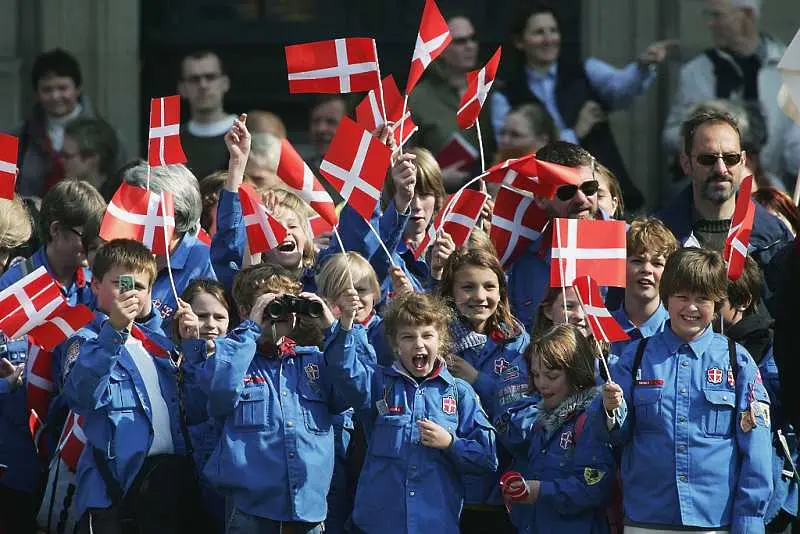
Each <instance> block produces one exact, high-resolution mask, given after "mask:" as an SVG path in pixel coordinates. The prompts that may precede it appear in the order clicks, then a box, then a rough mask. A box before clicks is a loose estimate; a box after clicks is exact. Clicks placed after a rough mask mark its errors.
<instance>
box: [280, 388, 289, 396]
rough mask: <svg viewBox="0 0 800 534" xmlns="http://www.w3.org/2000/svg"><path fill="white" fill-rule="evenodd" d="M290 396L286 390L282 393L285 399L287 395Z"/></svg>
mask: <svg viewBox="0 0 800 534" xmlns="http://www.w3.org/2000/svg"><path fill="white" fill-rule="evenodd" d="M288 394H289V393H288V392H287V391H286V390H285V389H284V390H283V391H281V395H283V396H284V397H285V396H286V395H288Z"/></svg>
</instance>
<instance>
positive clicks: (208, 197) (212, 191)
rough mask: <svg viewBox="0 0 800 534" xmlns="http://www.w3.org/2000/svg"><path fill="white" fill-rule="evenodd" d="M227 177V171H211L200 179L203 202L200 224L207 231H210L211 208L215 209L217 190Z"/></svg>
mask: <svg viewBox="0 0 800 534" xmlns="http://www.w3.org/2000/svg"><path fill="white" fill-rule="evenodd" d="M227 179H228V171H216V172H212V173H211V174H209V175H208V176H204V177H203V178H202V179H201V180H200V198H201V199H202V202H203V211H201V212H200V226H201V227H203V229H205V230H206V231H207V232H210V231H211V221H212V219H213V217H212V214H211V210H215V209H217V201H218V200H219V192H220V190H221V189H222V186H224V185H225V181H226V180H227Z"/></svg>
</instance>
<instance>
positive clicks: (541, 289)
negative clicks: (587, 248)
mask: <svg viewBox="0 0 800 534" xmlns="http://www.w3.org/2000/svg"><path fill="white" fill-rule="evenodd" d="M544 235H545V234H542V235H541V236H539V237H538V238H537V239H536V240H534V241H533V242H532V243H531V244H530V246H529V247H528V249H527V250H526V251H525V252H524V253H523V254H522V255H521V256H520V257H519V258H517V260H516V261H515V262H514V265H512V266H511V270H510V271H509V273H508V300H509V301H510V303H511V311H512V312H513V313H514V317H516V318H517V319H519V321H520V322H521V323H522V324H523V325H525V328H526V329H527V330H528V331H530V329H531V327H532V326H533V318H534V317H536V310H537V308H538V307H539V303H541V302H542V299H544V296H545V295H546V294H547V290H548V289H549V288H550V244H549V243H545V238H544V237H543V236H544Z"/></svg>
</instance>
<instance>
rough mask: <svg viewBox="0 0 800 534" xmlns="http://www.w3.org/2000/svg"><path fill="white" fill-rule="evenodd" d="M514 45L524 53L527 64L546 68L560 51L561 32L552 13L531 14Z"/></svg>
mask: <svg viewBox="0 0 800 534" xmlns="http://www.w3.org/2000/svg"><path fill="white" fill-rule="evenodd" d="M516 46H517V48H518V49H519V50H520V51H522V53H523V54H525V60H526V62H527V64H528V66H531V67H538V68H546V67H549V66H550V65H551V64H552V63H553V62H554V61H556V60H557V59H558V54H559V52H560V51H561V33H560V32H559V31H558V22H557V21H556V18H555V17H554V16H553V14H552V13H538V14H535V15H531V16H530V17H529V18H528V24H527V25H526V26H525V31H524V32H523V33H522V35H521V36H520V37H518V38H517V42H516Z"/></svg>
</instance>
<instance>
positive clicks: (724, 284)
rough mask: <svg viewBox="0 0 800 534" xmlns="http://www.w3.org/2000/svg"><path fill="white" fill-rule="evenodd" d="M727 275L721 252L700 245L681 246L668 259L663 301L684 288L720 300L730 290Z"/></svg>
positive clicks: (666, 300)
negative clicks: (698, 246) (695, 246)
mask: <svg viewBox="0 0 800 534" xmlns="http://www.w3.org/2000/svg"><path fill="white" fill-rule="evenodd" d="M727 290H728V277H727V273H726V268H725V262H723V261H722V256H721V255H720V254H719V252H715V251H713V250H705V249H700V248H693V247H688V248H679V249H678V250H676V251H675V252H674V253H672V255H671V256H670V257H669V259H667V264H666V265H665V266H664V274H663V275H661V286H660V287H659V289H658V293H659V296H660V297H661V302H663V303H664V305H665V306H666V305H667V302H668V301H669V297H671V296H672V295H675V294H677V293H681V292H684V291H685V292H688V293H693V294H695V295H701V296H704V297H708V298H709V299H711V300H713V301H714V302H716V303H719V302H720V301H721V300H722V299H723V298H724V297H725V295H726V294H727Z"/></svg>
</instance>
